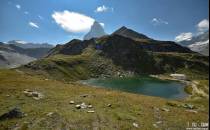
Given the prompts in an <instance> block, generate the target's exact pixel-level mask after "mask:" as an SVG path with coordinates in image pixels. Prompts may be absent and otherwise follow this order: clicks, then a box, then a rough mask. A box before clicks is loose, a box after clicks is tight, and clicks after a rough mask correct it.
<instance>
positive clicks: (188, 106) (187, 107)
mask: <svg viewBox="0 0 210 130" xmlns="http://www.w3.org/2000/svg"><path fill="white" fill-rule="evenodd" d="M181 107H183V108H186V109H194V108H195V106H194V105H191V104H182V105H181Z"/></svg>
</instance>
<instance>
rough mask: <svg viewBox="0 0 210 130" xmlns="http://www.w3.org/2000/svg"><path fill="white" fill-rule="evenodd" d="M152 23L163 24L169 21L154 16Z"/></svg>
mask: <svg viewBox="0 0 210 130" xmlns="http://www.w3.org/2000/svg"><path fill="white" fill-rule="evenodd" d="M152 24H153V25H161V24H165V25H168V24H169V23H168V22H167V21H165V20H162V19H160V18H153V19H152Z"/></svg>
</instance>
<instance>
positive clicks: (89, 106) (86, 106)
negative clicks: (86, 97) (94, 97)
mask: <svg viewBox="0 0 210 130" xmlns="http://www.w3.org/2000/svg"><path fill="white" fill-rule="evenodd" d="M75 107H76V108H77V109H87V108H93V106H92V105H91V104H89V105H86V104H85V103H84V102H83V103H81V104H77V105H76V106H75Z"/></svg>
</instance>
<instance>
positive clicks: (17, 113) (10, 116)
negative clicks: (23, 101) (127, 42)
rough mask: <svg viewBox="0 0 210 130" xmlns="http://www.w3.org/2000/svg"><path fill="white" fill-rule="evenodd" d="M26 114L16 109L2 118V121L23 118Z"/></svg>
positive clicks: (0, 118) (0, 117)
mask: <svg viewBox="0 0 210 130" xmlns="http://www.w3.org/2000/svg"><path fill="white" fill-rule="evenodd" d="M24 116H25V114H24V113H23V112H22V111H21V110H20V108H14V109H12V110H10V111H9V112H7V113H4V114H3V115H1V116H0V120H5V119H13V118H22V117H24Z"/></svg>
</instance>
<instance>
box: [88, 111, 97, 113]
mask: <svg viewBox="0 0 210 130" xmlns="http://www.w3.org/2000/svg"><path fill="white" fill-rule="evenodd" d="M87 113H95V111H87Z"/></svg>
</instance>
